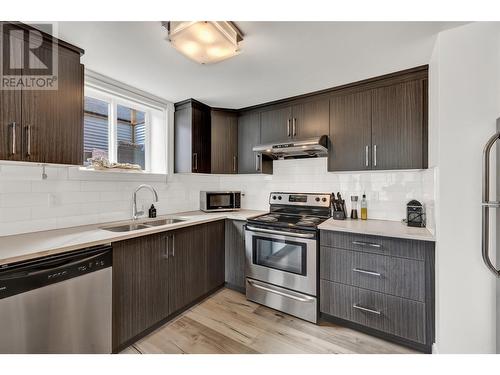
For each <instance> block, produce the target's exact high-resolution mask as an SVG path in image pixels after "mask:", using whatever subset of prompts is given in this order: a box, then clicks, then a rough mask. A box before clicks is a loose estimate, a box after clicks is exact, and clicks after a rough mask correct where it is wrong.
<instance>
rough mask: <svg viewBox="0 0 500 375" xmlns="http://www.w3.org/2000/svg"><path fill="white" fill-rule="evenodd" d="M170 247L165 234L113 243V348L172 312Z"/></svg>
mask: <svg viewBox="0 0 500 375" xmlns="http://www.w3.org/2000/svg"><path fill="white" fill-rule="evenodd" d="M167 250H168V249H167V236H166V233H159V234H153V235H150V236H144V237H138V238H134V239H131V240H125V241H120V242H116V243H114V244H113V348H117V347H119V346H120V345H122V344H123V343H125V342H127V341H128V340H130V339H132V338H134V337H136V336H137V335H139V334H140V333H141V332H143V331H144V330H146V329H148V328H149V327H151V326H152V325H154V324H155V323H157V322H159V321H160V320H162V319H164V318H165V317H167V316H168V315H170V313H171V311H172V310H171V309H170V308H169V298H168V295H169V289H170V285H169V283H170V280H171V277H170V273H169V261H168V258H167ZM96 292H97V293H98V292H99V291H96Z"/></svg>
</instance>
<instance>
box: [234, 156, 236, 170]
mask: <svg viewBox="0 0 500 375" xmlns="http://www.w3.org/2000/svg"><path fill="white" fill-rule="evenodd" d="M233 172H235V173H236V156H233Z"/></svg>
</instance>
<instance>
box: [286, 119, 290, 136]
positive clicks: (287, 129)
mask: <svg viewBox="0 0 500 375" xmlns="http://www.w3.org/2000/svg"><path fill="white" fill-rule="evenodd" d="M286 135H287V136H288V137H290V119H288V120H286Z"/></svg>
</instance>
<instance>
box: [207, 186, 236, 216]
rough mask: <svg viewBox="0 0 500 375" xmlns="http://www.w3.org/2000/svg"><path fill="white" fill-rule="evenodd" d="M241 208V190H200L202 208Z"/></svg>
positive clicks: (225, 209) (215, 209)
mask: <svg viewBox="0 0 500 375" xmlns="http://www.w3.org/2000/svg"><path fill="white" fill-rule="evenodd" d="M240 208H241V191H200V210H202V211H205V212H213V211H237V210H239V209H240Z"/></svg>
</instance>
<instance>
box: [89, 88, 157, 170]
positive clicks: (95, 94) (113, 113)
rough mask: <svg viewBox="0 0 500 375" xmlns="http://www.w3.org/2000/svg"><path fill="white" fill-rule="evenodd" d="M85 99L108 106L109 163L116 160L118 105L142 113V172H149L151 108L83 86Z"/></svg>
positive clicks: (116, 95)
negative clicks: (91, 99) (89, 98)
mask: <svg viewBox="0 0 500 375" xmlns="http://www.w3.org/2000/svg"><path fill="white" fill-rule="evenodd" d="M85 97H91V98H94V99H97V100H101V101H103V102H105V103H107V104H108V158H109V161H110V162H111V163H116V162H117V158H118V130H117V127H118V117H117V111H118V105H121V106H124V107H128V108H131V109H134V110H136V111H141V112H144V129H145V131H144V132H145V134H144V135H145V141H144V164H145V166H144V169H143V171H144V172H147V173H150V172H151V157H152V155H151V110H152V108H150V107H148V106H145V105H143V104H141V103H138V102H136V101H134V100H131V99H125V98H123V97H121V96H120V95H118V94H113V93H110V92H107V91H104V90H99V89H97V88H94V87H89V86H87V85H85V89H84V100H85Z"/></svg>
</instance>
